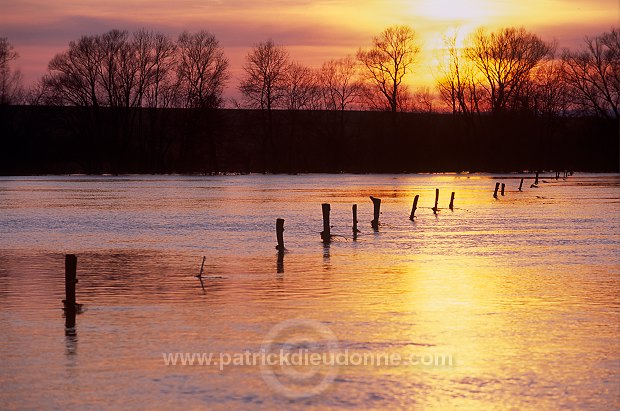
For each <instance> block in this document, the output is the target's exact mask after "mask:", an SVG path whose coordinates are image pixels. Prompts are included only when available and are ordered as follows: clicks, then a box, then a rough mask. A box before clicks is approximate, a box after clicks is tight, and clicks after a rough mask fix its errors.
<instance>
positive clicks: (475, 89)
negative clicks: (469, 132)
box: [437, 35, 483, 114]
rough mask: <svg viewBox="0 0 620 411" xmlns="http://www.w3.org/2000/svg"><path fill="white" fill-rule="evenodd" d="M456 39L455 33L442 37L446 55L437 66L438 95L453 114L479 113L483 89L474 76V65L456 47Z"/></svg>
mask: <svg viewBox="0 0 620 411" xmlns="http://www.w3.org/2000/svg"><path fill="white" fill-rule="evenodd" d="M456 40H457V37H456V35H453V36H448V37H444V44H445V50H446V54H447V55H446V56H445V60H444V61H443V63H442V64H440V67H439V73H440V75H439V78H438V80H437V88H438V90H439V96H440V97H441V99H442V100H443V102H444V103H445V104H446V105H447V106H448V107H449V108H450V109H451V110H452V113H453V114H459V113H462V114H471V113H480V99H481V97H482V94H483V89H482V87H481V85H480V82H479V80H478V79H477V78H476V74H475V70H474V69H475V67H474V66H473V65H472V63H471V61H470V60H468V59H467V57H466V56H465V55H464V53H463V50H462V49H461V48H459V47H457V45H456Z"/></svg>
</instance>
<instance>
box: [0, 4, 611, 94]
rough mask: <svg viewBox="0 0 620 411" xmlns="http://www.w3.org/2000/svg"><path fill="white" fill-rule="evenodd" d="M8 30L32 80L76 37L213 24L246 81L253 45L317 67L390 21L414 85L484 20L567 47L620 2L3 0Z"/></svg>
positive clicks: (600, 24)
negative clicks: (411, 49)
mask: <svg viewBox="0 0 620 411" xmlns="http://www.w3.org/2000/svg"><path fill="white" fill-rule="evenodd" d="M0 9H1V10H2V14H1V15H0V36H4V37H8V38H9V41H10V42H11V43H12V44H13V45H14V46H15V49H16V51H17V52H18V53H19V54H20V56H21V57H20V59H19V60H18V61H17V63H16V67H18V68H20V69H21V71H22V72H23V74H24V78H25V80H26V83H27V84H30V83H32V82H33V81H36V80H37V79H38V78H39V77H40V76H41V75H42V74H43V73H44V72H45V70H46V67H47V63H48V61H49V60H50V59H51V58H52V57H53V56H54V54H56V53H57V52H60V51H63V50H64V49H66V47H67V45H68V43H69V41H70V40H75V39H78V38H79V37H80V36H81V35H84V34H100V33H103V32H105V31H108V30H110V29H113V28H118V29H126V30H129V31H133V30H135V29H137V28H141V27H146V28H148V29H153V30H158V31H163V32H165V33H167V34H169V35H170V36H172V37H177V36H178V34H179V33H180V32H182V31H183V30H188V31H197V30H201V29H206V30H208V31H210V32H212V33H213V34H214V35H215V36H216V37H217V38H218V39H219V40H220V42H221V45H222V46H223V47H224V49H225V52H226V55H227V56H228V58H229V59H230V63H231V69H232V74H233V78H232V80H231V81H230V83H229V85H228V89H229V90H228V91H227V94H228V95H230V93H231V92H233V91H234V89H235V88H236V85H237V82H238V78H239V75H240V73H241V66H242V64H243V61H244V56H245V55H246V53H247V52H248V50H249V49H250V47H252V45H253V44H255V43H257V42H260V41H264V40H267V39H268V38H273V40H274V41H275V42H276V43H278V44H282V45H284V46H286V47H287V49H288V50H289V52H290V54H291V56H292V58H293V59H295V60H297V61H300V62H302V63H305V64H308V65H310V66H313V67H318V66H320V65H321V63H322V62H323V61H325V60H328V59H330V58H339V57H343V56H345V55H347V54H354V53H355V51H356V50H357V49H358V48H359V47H365V46H368V45H369V44H370V41H371V39H372V36H373V35H375V34H376V33H378V32H380V31H381V30H382V29H384V28H385V27H387V26H390V25H394V24H407V25H410V26H411V27H413V29H414V30H415V31H416V32H417V34H418V36H419V42H420V45H421V46H422V54H421V55H420V57H419V63H418V64H417V67H416V69H415V73H414V75H413V76H412V77H411V79H410V82H411V83H412V84H413V85H414V86H423V85H431V84H432V82H433V70H434V67H435V66H436V57H437V55H438V52H437V48H438V47H440V46H441V44H442V41H441V37H442V35H443V34H445V33H448V32H451V31H454V29H455V28H458V29H459V33H460V34H461V35H465V34H467V33H468V32H470V31H471V30H472V29H473V28H475V27H478V26H480V25H484V26H487V27H489V28H497V27H505V26H524V27H525V28H526V29H528V30H530V31H533V32H535V33H537V34H539V35H540V36H541V37H542V38H543V39H545V40H553V39H556V40H557V42H558V43H559V45H560V47H575V46H577V45H579V44H580V42H581V41H582V39H583V37H584V36H586V35H590V36H592V35H596V34H600V33H602V32H604V31H607V30H609V29H610V28H611V27H618V25H619V21H620V10H619V9H620V7H619V2H618V0H387V1H386V0H383V1H382V0H175V1H171V0H167V1H163V0H148V1H147V0H106V1H99V0H97V1H94V0H55V1H50V0H0Z"/></svg>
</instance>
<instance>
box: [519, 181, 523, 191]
mask: <svg viewBox="0 0 620 411" xmlns="http://www.w3.org/2000/svg"><path fill="white" fill-rule="evenodd" d="M519 191H523V179H521V182H520V183H519Z"/></svg>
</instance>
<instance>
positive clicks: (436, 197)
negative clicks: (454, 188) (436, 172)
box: [433, 188, 439, 214]
mask: <svg viewBox="0 0 620 411" xmlns="http://www.w3.org/2000/svg"><path fill="white" fill-rule="evenodd" d="M437 203H439V189H438V188H436V189H435V207H433V213H435V214H437V211H439V208H438V207H437Z"/></svg>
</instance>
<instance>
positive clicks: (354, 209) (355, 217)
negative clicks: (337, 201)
mask: <svg viewBox="0 0 620 411" xmlns="http://www.w3.org/2000/svg"><path fill="white" fill-rule="evenodd" d="M352 210H353V237H356V236H357V233H359V232H360V230H358V229H357V222H358V221H357V204H353V207H352Z"/></svg>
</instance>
